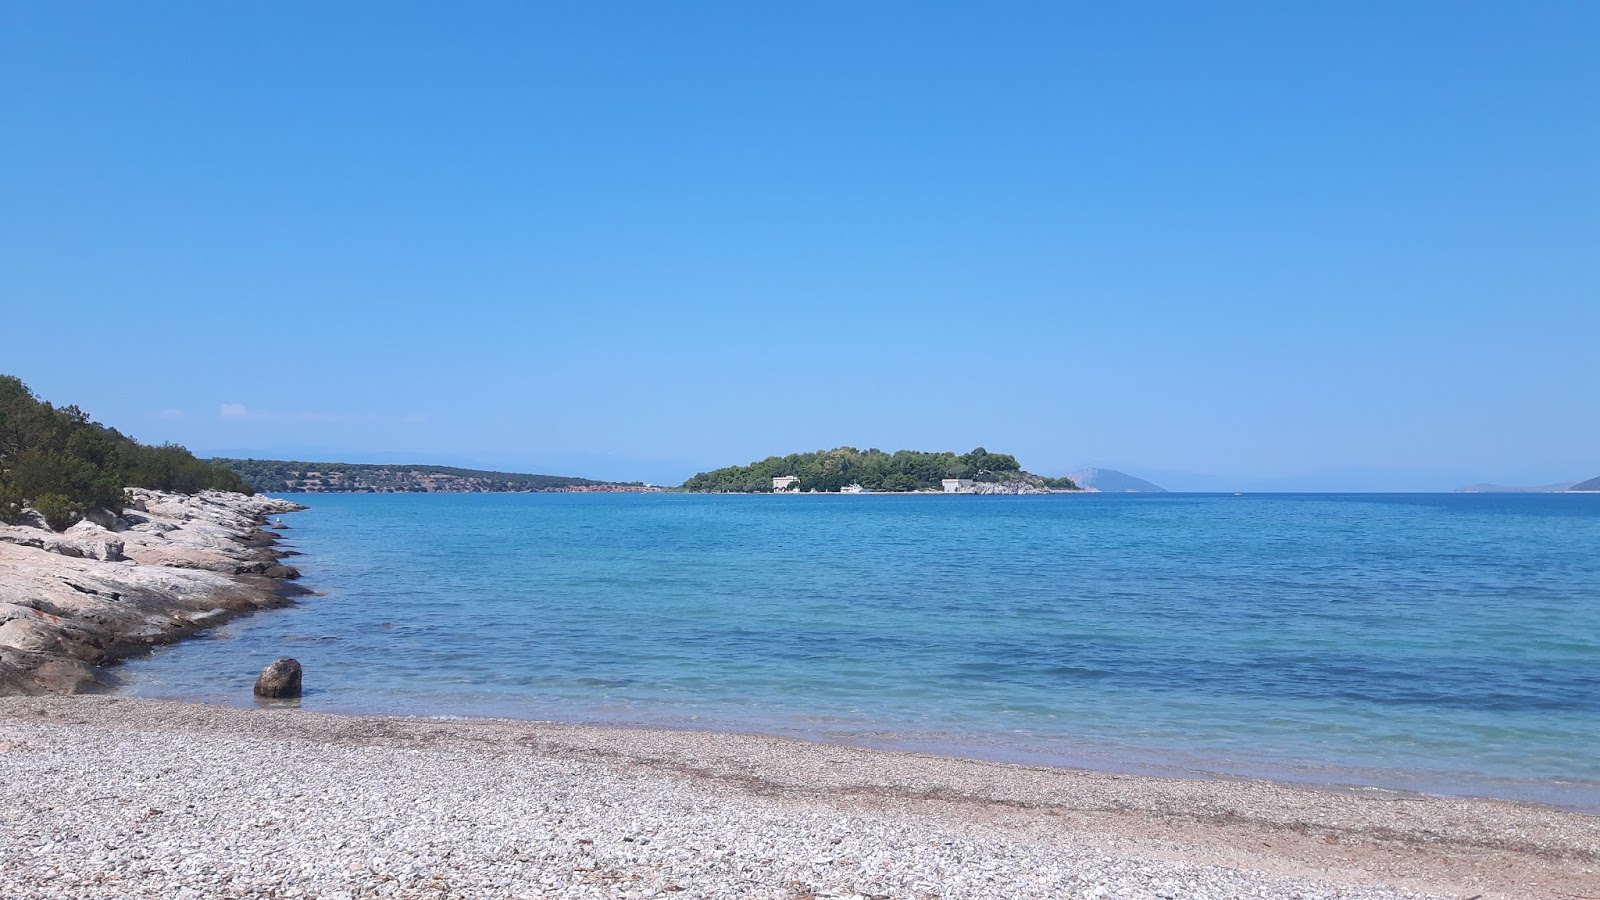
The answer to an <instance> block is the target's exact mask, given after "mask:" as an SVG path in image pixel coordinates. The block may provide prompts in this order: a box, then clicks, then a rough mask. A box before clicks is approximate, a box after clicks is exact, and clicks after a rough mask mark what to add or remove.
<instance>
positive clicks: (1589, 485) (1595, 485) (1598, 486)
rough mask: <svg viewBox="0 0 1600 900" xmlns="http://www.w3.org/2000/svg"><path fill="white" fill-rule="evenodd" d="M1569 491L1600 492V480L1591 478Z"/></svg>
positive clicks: (1570, 488)
mask: <svg viewBox="0 0 1600 900" xmlns="http://www.w3.org/2000/svg"><path fill="white" fill-rule="evenodd" d="M1567 490H1569V491H1600V478H1591V479H1589V480H1588V481H1580V482H1578V483H1577V484H1575V485H1573V486H1572V487H1569V488H1567Z"/></svg>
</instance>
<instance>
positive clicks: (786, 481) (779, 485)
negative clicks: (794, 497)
mask: <svg viewBox="0 0 1600 900" xmlns="http://www.w3.org/2000/svg"><path fill="white" fill-rule="evenodd" d="M799 481H800V476H799V475H778V476H775V477H774V478H773V479H772V492H773V493H774V494H782V493H786V492H788V491H790V490H793V489H794V486H795V484H797V483H798V482H799Z"/></svg>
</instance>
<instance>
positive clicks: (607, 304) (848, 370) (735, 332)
mask: <svg viewBox="0 0 1600 900" xmlns="http://www.w3.org/2000/svg"><path fill="white" fill-rule="evenodd" d="M0 117H3V118H0V122H3V125H4V127H3V140H0V372H8V373H11V374H16V375H18V376H20V377H22V378H23V379H24V380H25V381H27V382H28V383H29V384H30V385H32V386H33V387H34V388H35V390H37V391H38V392H39V393H40V394H41V395H42V396H44V397H45V398H46V399H50V400H52V401H55V402H58V403H72V402H76V403H78V404H79V405H80V406H82V407H84V408H85V409H87V410H89V411H90V412H91V413H92V414H93V415H95V416H96V417H97V418H99V419H101V420H102V421H105V422H107V423H109V424H112V425H116V426H118V427H119V428H121V429H123V430H124V431H126V432H128V433H130V434H133V435H134V436H136V437H138V438H140V439H141V440H146V441H168V440H171V441H178V442H181V443H184V444H186V445H187V446H189V447H190V448H191V449H193V450H195V451H196V452H198V453H202V454H212V453H226V454H233V455H256V456H288V457H295V458H319V459H320V458H328V457H334V458H337V459H342V460H349V461H391V462H395V461H424V462H441V463H455V464H471V465H483V466H494V467H505V468H512V469H516V470H519V471H539V472H554V473H560V474H581V475H589V476H592V477H603V478H626V479H634V478H639V479H644V480H650V481H672V482H675V481H678V480H681V479H682V478H684V477H686V476H687V475H690V474H692V473H693V472H695V471H697V470H699V469H703V468H709V467H714V466H718V465H726V464H732V463H742V462H747V461H749V460H751V459H754V458H759V457H762V456H766V455H768V454H771V453H787V452H792V451H796V450H806V449H817V448H821V447H831V446H836V445H840V444H853V445H856V446H860V447H869V446H876V447H881V448H884V449H896V448H901V447H908V448H916V449H955V450H966V449H970V448H971V447H973V446H974V445H978V444H982V445H984V446H986V447H988V448H989V449H991V450H999V451H1004V452H1010V453H1013V454H1015V455H1016V456H1017V457H1018V458H1019V459H1020V460H1021V461H1022V462H1023V463H1024V465H1025V466H1026V467H1027V468H1029V469H1031V470H1033V471H1036V472H1040V473H1043V474H1051V475H1053V474H1061V473H1064V472H1066V471H1068V470H1070V469H1071V468H1073V467H1076V466H1079V465H1086V464H1094V465H1101V466H1107V467H1111V468H1118V469H1123V470H1126V471H1129V472H1132V473H1133V474H1136V475H1143V476H1145V477H1150V478H1153V479H1154V480H1157V481H1158V482H1162V483H1164V484H1166V485H1167V486H1168V487H1178V488H1182V487H1192V488H1208V487H1209V488H1219V489H1226V488H1230V487H1232V486H1234V485H1238V486H1239V487H1242V488H1250V487H1261V486H1275V487H1280V488H1362V487H1365V488H1372V489H1405V488H1420V489H1433V488H1450V487H1454V486H1457V485H1458V484H1461V483H1463V482H1467V481H1480V480H1488V481H1501V482H1508V483H1519V482H1520V483H1537V482H1547V481H1559V480H1573V479H1579V478H1588V477H1592V476H1595V475H1600V399H1597V398H1600V390H1597V389H1600V4H1597V3H1594V2H1589V0H1580V2H1571V3H1538V2H1532V3H1530V2H1517V3H1512V2H1497V3H1481V2H1460V0H1451V2H1439V3H1405V2H1401V3H1396V2H1391V0H1385V2H1373V3H1361V2H1338V3H1333V2H1329V3H1280V2H1275V0H1272V2H1269V0H1261V2H1250V3H1190V2H1177V3H1159V2H1140V3H1125V4H1107V3H1064V2H1047V3H1005V2H1001V3H889V2H871V3H860V2H854V0H852V2H839V3H828V2H814V3H790V4H775V3H744V2H740V3H704V2H683V3H677V2H674V3H660V2H653V3H652V2H637V3H603V2H595V3H562V4H535V3H527V2H516V3H504V4H495V3H442V2H441V3H434V4H406V3H396V2H371V3H353V2H343V3H309V2H302V3H294V2H291V3H211V2H206V3H193V4H178V3H161V2H146V3H122V2H118V3H102V2H72V3H59V2H48V0H30V2H16V0H0Z"/></svg>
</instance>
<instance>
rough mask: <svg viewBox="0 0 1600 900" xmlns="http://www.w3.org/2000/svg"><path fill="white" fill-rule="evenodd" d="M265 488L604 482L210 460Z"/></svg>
mask: <svg viewBox="0 0 1600 900" xmlns="http://www.w3.org/2000/svg"><path fill="white" fill-rule="evenodd" d="M211 461H212V462H213V463H216V464H217V465H220V466H223V467H225V468H227V469H229V470H231V471H233V472H234V473H236V474H238V476H239V477H240V478H242V479H244V480H245V481H246V482H248V483H249V484H250V485H251V486H252V487H254V488H255V489H256V490H258V491H262V492H264V493H274V494H282V493H294V492H297V491H340V492H342V491H349V492H356V493H366V492H378V491H400V492H413V491H418V492H420V491H427V490H428V488H427V487H426V486H425V485H424V484H423V480H424V479H428V480H434V481H443V482H446V483H460V484H464V485H469V486H471V487H473V488H474V489H476V490H482V491H543V490H551V489H554V488H565V487H583V486H587V485H597V484H604V483H605V482H599V481H593V480H591V479H588V478H569V477H566V476H563V475H524V474H520V473H516V472H491V471H487V470H484V469H459V468H456V467H454V466H427V465H385V464H382V463H342V462H304V461H301V460H292V459H228V458H225V457H217V458H216V459H213V460H211Z"/></svg>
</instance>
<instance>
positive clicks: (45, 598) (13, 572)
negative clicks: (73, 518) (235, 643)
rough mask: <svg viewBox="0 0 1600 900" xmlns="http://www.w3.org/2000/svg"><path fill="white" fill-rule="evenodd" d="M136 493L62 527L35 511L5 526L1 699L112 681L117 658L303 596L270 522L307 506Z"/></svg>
mask: <svg viewBox="0 0 1600 900" xmlns="http://www.w3.org/2000/svg"><path fill="white" fill-rule="evenodd" d="M127 501H128V502H127V504H126V506H125V507H124V508H123V510H122V511H121V512H120V513H111V512H109V511H102V512H101V513H99V514H95V515H94V516H93V517H92V518H84V519H82V520H80V521H78V522H77V523H75V524H73V525H72V526H71V527H69V528H67V529H65V530H64V531H62V532H60V533H57V532H55V531H54V530H52V529H50V528H49V527H47V526H46V525H45V523H44V522H43V521H42V520H40V519H39V517H37V516H34V517H32V518H30V517H29V516H27V515H22V516H17V517H14V518H13V522H14V523H15V524H9V525H7V524H0V695H4V694H17V693H20V694H38V693H82V692H85V691H94V690H101V689H105V688H107V687H110V686H112V685H113V684H114V683H115V676H114V675H113V674H112V672H111V670H108V669H107V668H105V667H106V665H107V664H109V663H112V662H115V661H116V660H119V659H122V658H125V657H128V656H133V655H137V654H140V653H146V652H148V651H149V650H150V648H152V647H155V646H157V645H160V644H167V643H171V642H173V641H176V640H178V639H180V638H183V637H187V636H188V635H191V634H194V633H195V632H197V631H200V630H202V629H206V628H211V627H214V626H216V625H220V624H222V623H223V622H226V621H227V620H229V619H231V618H233V617H235V616H238V615H240V614H243V613H248V612H253V611H255V610H259V609H266V608H269V607H274V606H283V605H285V604H287V603H289V602H290V598H292V597H293V596H295V595H297V594H303V593H306V591H305V590H304V589H302V588H299V587H298V586H297V585H295V584H294V581H293V580H294V579H295V578H297V577H298V576H299V573H298V572H297V571H296V570H295V569H293V568H292V567H289V566H285V565H283V563H282V561H281V560H282V559H283V557H284V556H286V555H287V554H286V553H285V552H284V551H280V550H277V549H275V548H274V546H273V545H274V544H276V543H277V541H278V538H277V536H276V535H275V534H274V533H273V532H272V531H270V530H267V529H263V528H262V527H261V526H262V525H263V524H265V518H266V517H267V516H269V515H277V514H282V513H288V512H293V511H295V510H299V509H304V507H302V506H300V505H299V504H297V503H293V502H290V501H287V500H280V499H275V498H272V497H263V496H246V495H244V494H239V493H232V492H227V491H204V492H200V493H197V494H193V495H189V494H179V493H170V492H164V491H154V490H146V489H143V488H131V489H129V490H128V491H127ZM96 520H98V521H96Z"/></svg>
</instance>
